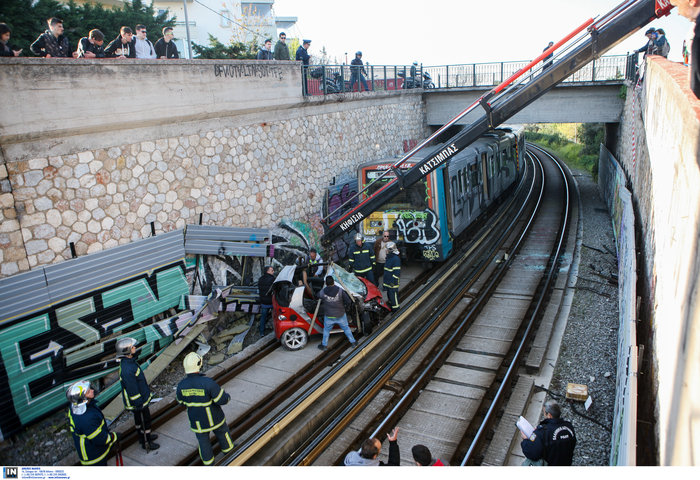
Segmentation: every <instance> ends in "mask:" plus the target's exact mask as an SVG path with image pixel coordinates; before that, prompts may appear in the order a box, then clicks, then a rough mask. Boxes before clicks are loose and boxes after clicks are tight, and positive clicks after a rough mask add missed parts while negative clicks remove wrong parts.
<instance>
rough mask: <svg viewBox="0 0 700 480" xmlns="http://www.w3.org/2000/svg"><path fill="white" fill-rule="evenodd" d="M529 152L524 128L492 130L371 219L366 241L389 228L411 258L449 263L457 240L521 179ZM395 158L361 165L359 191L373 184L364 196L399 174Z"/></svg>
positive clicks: (405, 166) (367, 223) (417, 158)
mask: <svg viewBox="0 0 700 480" xmlns="http://www.w3.org/2000/svg"><path fill="white" fill-rule="evenodd" d="M445 148H449V145H447V144H440V145H437V146H436V147H435V148H434V149H425V150H429V151H428V152H427V153H423V152H422V151H421V152H418V153H417V154H416V155H414V156H413V157H411V158H409V159H408V160H407V161H406V162H404V163H403V164H402V165H401V167H400V168H401V169H402V170H408V169H409V168H411V167H413V166H415V165H416V163H418V162H419V161H420V160H422V159H424V158H426V156H429V155H430V154H431V152H434V151H439V150H440V149H445ZM524 155H525V138H524V130H523V128H522V127H521V126H509V127H502V128H498V129H494V130H491V131H489V132H488V133H486V134H484V135H482V136H481V137H479V138H478V139H477V140H476V141H474V142H473V143H472V144H471V145H469V146H468V147H466V148H464V149H462V150H461V151H459V152H458V153H457V154H456V155H454V156H453V157H452V158H450V159H449V160H448V161H447V162H445V163H444V164H442V165H441V166H440V167H438V168H437V169H435V170H433V171H432V172H430V173H429V174H428V175H427V176H425V177H424V178H423V179H422V180H420V181H418V182H416V183H414V184H413V185H411V186H409V187H408V188H405V189H403V190H401V192H400V193H399V194H398V195H396V196H394V198H392V199H391V200H390V201H388V202H386V203H385V204H384V205H383V206H382V208H381V209H380V210H377V211H375V212H373V213H371V214H370V215H368V216H367V217H365V218H364V219H363V220H362V222H361V225H360V232H361V233H362V234H363V235H364V237H365V239H367V240H374V239H376V238H377V237H379V236H381V234H382V231H384V230H389V232H390V234H391V238H392V239H395V240H396V241H397V243H398V244H399V246H400V248H401V249H402V253H404V254H405V256H406V258H408V259H411V260H418V261H427V262H440V261H443V260H445V259H447V258H448V257H449V256H450V254H451V253H452V250H453V248H454V241H455V239H456V238H457V237H458V236H459V235H460V234H461V233H462V232H464V231H465V230H466V229H467V228H469V226H470V225H472V224H473V223H474V221H475V220H476V219H477V218H478V217H479V215H481V214H482V213H484V212H485V211H486V210H487V209H488V208H489V206H491V205H492V204H494V203H495V202H497V201H499V199H500V198H501V197H502V196H503V195H504V194H505V193H507V192H508V191H509V190H510V189H512V188H513V186H514V185H515V184H516V183H517V181H518V179H519V178H520V175H521V173H522V171H523V165H524V164H523V162H524ZM395 162H396V159H395V158H390V159H384V160H379V161H373V162H369V163H364V164H362V165H360V166H359V167H358V175H357V177H358V187H359V190H358V191H363V190H364V189H365V188H366V187H367V190H364V192H363V193H362V197H361V200H362V199H365V198H367V197H369V196H371V195H372V194H374V193H375V192H377V191H378V190H379V189H380V188H382V187H383V186H384V185H385V184H386V183H387V182H388V181H390V180H392V179H393V178H395V174H394V172H393V171H392V170H391V167H392V165H393V164H394V163H395ZM387 170H388V172H387ZM382 174H384V176H383V177H382ZM380 177H381V179H380V180H378V181H375V180H377V179H379V178H380Z"/></svg>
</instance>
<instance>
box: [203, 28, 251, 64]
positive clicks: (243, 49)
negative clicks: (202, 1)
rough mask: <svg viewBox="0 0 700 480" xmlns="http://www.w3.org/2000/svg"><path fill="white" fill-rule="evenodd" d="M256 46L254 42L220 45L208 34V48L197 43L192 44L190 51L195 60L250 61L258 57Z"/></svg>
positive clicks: (232, 42)
mask: <svg viewBox="0 0 700 480" xmlns="http://www.w3.org/2000/svg"><path fill="white" fill-rule="evenodd" d="M258 50H259V48H258V46H257V45H256V43H255V41H252V42H249V43H243V42H236V41H233V40H232V41H231V43H229V44H228V45H224V44H223V43H221V42H220V41H219V40H218V39H217V38H216V37H215V36H213V35H212V34H211V33H210V34H209V46H208V47H205V46H203V45H199V44H197V43H192V51H193V52H194V54H195V56H196V57H197V58H211V59H222V58H235V59H239V60H240V59H246V58H248V59H250V58H253V59H254V58H255V57H256V56H257V55H258Z"/></svg>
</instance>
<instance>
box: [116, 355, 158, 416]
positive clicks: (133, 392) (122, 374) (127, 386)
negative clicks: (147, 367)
mask: <svg viewBox="0 0 700 480" xmlns="http://www.w3.org/2000/svg"><path fill="white" fill-rule="evenodd" d="M119 380H121V383H122V400H123V401H124V408H126V409H127V410H139V409H141V408H144V407H146V406H148V404H149V403H150V401H151V399H152V398H153V395H152V394H151V389H150V388H148V383H147V382H146V375H144V373H143V372H142V371H141V367H139V364H138V363H137V362H136V360H135V359H133V358H129V357H124V358H122V359H121V361H120V362H119Z"/></svg>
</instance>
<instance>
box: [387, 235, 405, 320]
mask: <svg viewBox="0 0 700 480" xmlns="http://www.w3.org/2000/svg"><path fill="white" fill-rule="evenodd" d="M400 278H401V259H400V258H399V249H398V248H396V244H395V243H394V242H389V243H387V244H386V263H385V264H384V289H385V290H386V295H387V297H388V298H389V307H391V311H392V312H393V311H395V310H398V308H399V279H400Z"/></svg>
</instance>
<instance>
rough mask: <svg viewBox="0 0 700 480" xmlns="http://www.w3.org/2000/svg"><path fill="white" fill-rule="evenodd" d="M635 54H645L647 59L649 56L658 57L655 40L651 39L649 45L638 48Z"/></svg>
mask: <svg viewBox="0 0 700 480" xmlns="http://www.w3.org/2000/svg"><path fill="white" fill-rule="evenodd" d="M635 52H637V53H641V52H644V56H645V57H646V56H647V55H657V54H658V52H657V50H656V41H655V40H654V39H653V38H650V39H649V40H647V43H646V44H645V45H644V46H643V47H642V48H638V49H637V50H635Z"/></svg>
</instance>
